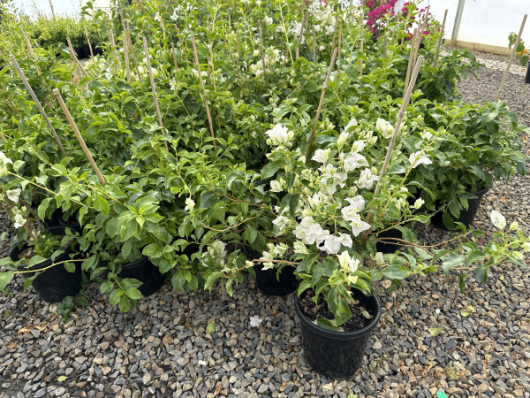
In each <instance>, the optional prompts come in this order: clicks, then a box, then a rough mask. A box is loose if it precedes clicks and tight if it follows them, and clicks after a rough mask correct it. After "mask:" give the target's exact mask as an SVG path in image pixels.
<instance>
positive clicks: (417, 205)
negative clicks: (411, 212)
mask: <svg viewBox="0 0 530 398" xmlns="http://www.w3.org/2000/svg"><path fill="white" fill-rule="evenodd" d="M424 203H425V201H424V200H423V199H422V198H419V199H416V201H415V202H414V206H413V207H414V208H415V209H419V208H421V206H423V204H424Z"/></svg>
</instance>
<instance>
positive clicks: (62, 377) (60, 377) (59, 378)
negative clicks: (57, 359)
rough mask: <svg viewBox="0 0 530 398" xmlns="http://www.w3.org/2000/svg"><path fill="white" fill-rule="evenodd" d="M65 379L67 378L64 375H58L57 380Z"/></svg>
mask: <svg viewBox="0 0 530 398" xmlns="http://www.w3.org/2000/svg"><path fill="white" fill-rule="evenodd" d="M66 379H67V377H66V376H59V377H58V378H57V381H65V380H66Z"/></svg>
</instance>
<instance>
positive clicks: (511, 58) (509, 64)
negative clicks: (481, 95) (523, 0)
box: [495, 14, 528, 101]
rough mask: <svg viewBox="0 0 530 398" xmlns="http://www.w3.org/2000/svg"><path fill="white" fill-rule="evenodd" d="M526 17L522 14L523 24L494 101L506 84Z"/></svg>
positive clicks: (498, 97) (497, 98)
mask: <svg viewBox="0 0 530 398" xmlns="http://www.w3.org/2000/svg"><path fill="white" fill-rule="evenodd" d="M527 16H528V14H524V18H523V23H522V24H521V28H520V29H519V34H518V35H517V40H515V45H514V46H513V48H512V53H511V54H510V60H509V61H508V65H507V66H506V70H505V71H504V75H502V81H501V85H500V86H499V90H498V91H497V95H496V96H495V101H499V100H500V98H501V93H502V88H503V87H504V83H506V78H507V77H508V72H509V71H510V67H511V66H512V62H513V57H514V56H515V52H516V51H517V47H519V42H520V41H521V35H522V34H523V30H524V25H525V24H526V17H527Z"/></svg>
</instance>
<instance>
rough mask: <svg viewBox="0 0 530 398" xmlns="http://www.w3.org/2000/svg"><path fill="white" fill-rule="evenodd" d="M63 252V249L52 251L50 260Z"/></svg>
mask: <svg viewBox="0 0 530 398" xmlns="http://www.w3.org/2000/svg"><path fill="white" fill-rule="evenodd" d="M63 253H64V250H56V251H54V252H53V253H52V255H51V257H50V258H51V260H52V262H53V261H55V259H56V258H57V257H59V256H60V255H61V254H63Z"/></svg>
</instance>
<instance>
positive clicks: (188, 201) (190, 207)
mask: <svg viewBox="0 0 530 398" xmlns="http://www.w3.org/2000/svg"><path fill="white" fill-rule="evenodd" d="M193 209H195V202H194V201H193V199H192V198H187V199H186V207H185V208H184V210H189V211H192V210H193Z"/></svg>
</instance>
